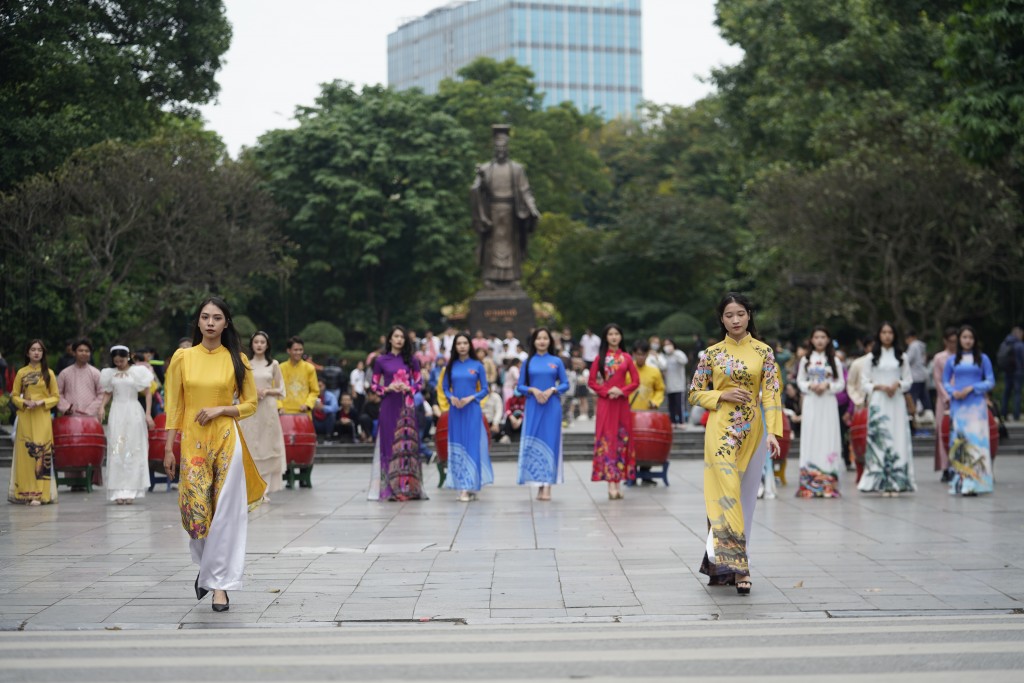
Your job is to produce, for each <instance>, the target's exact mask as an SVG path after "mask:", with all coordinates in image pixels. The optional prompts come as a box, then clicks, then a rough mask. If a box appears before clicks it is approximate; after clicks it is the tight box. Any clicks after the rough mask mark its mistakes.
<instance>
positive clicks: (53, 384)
mask: <svg viewBox="0 0 1024 683" xmlns="http://www.w3.org/2000/svg"><path fill="white" fill-rule="evenodd" d="M47 373H49V378H50V381H49V382H47V381H46V379H45V378H44V376H43V372H42V369H41V366H39V365H34V366H33V365H26V366H25V367H23V368H22V369H21V370H18V374H17V375H15V377H14V387H13V389H12V390H11V402H12V403H13V404H14V407H15V408H17V409H18V428H17V430H16V431H15V433H14V458H13V459H12V460H11V483H10V486H9V487H8V489H7V500H9V501H10V502H12V503H18V504H21V505H28V504H31V503H33V502H38V503H39V504H46V503H56V502H57V478H56V477H55V476H53V421H52V420H51V419H50V411H51V410H53V409H54V408H56V407H57V403H58V402H59V401H60V395H59V394H58V391H57V376H56V375H54V374H53V370H47ZM26 400H28V401H42V402H43V404H42V405H39V406H36V407H35V408H26V407H25V401H26Z"/></svg>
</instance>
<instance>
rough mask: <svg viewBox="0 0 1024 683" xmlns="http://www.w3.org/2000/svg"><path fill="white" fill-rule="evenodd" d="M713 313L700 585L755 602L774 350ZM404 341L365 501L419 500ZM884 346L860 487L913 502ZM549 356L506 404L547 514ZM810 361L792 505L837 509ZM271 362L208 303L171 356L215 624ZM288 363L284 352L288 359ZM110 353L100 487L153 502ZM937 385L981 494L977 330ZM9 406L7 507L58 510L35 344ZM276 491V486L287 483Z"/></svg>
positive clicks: (829, 383) (876, 356)
mask: <svg viewBox="0 0 1024 683" xmlns="http://www.w3.org/2000/svg"><path fill="white" fill-rule="evenodd" d="M717 310H718V318H719V323H720V326H721V330H722V332H723V335H724V336H723V339H722V341H720V342H718V343H717V344H714V345H712V346H710V347H709V348H707V349H706V350H705V351H704V352H703V354H702V355H701V360H700V363H699V365H698V367H697V369H696V372H695V373H694V377H693V381H692V384H691V387H690V392H689V401H690V403H691V404H693V405H699V406H701V407H702V408H703V409H704V410H707V411H708V413H709V419H708V423H707V430H706V433H705V449H704V450H705V452H704V463H705V464H704V496H705V504H706V510H707V521H708V535H707V542H706V547H705V555H704V559H703V562H702V565H701V571H702V572H703V573H705V574H707V575H708V576H709V577H710V583H711V584H712V585H734V586H735V587H736V589H737V591H738V592H739V593H740V594H748V593H749V592H750V590H751V581H750V568H749V561H748V556H747V544H748V542H749V538H750V530H751V522H752V519H753V512H754V506H755V503H756V500H757V490H758V485H759V483H760V479H761V476H762V471H763V469H764V466H765V462H766V459H767V458H768V457H769V456H771V457H773V458H775V457H778V455H779V453H780V447H779V442H778V437H780V436H781V435H782V433H783V417H782V401H781V392H780V372H779V368H778V366H777V364H776V361H775V357H774V354H773V352H772V349H771V347H770V346H768V345H767V344H765V343H763V342H761V341H760V340H759V339H758V338H757V330H756V326H755V323H754V312H753V307H752V305H751V303H750V301H749V300H748V299H747V298H746V297H745V296H743V295H741V294H736V293H730V294H728V295H726V297H725V298H724V299H723V300H722V301H721V302H720V304H719V306H718V309H717ZM406 339H407V335H406V332H405V330H404V328H402V327H400V326H396V327H394V328H392V329H391V331H390V332H389V334H388V336H387V338H386V346H385V349H384V353H383V354H381V355H378V356H377V357H376V359H375V360H374V362H373V370H372V380H371V388H372V390H373V391H374V392H375V393H377V394H379V395H380V396H381V397H382V401H381V406H380V417H379V423H378V428H377V438H376V441H375V447H374V459H373V463H374V464H373V470H372V476H371V485H370V494H369V497H370V499H374V500H394V501H406V500H415V499H425V498H426V495H425V492H424V488H423V477H422V465H421V460H420V457H419V447H418V446H419V444H418V439H419V435H418V430H417V426H416V416H415V412H414V405H415V401H414V396H415V394H416V393H417V392H418V391H419V389H420V388H421V385H422V381H423V380H422V377H421V374H420V366H419V362H418V361H417V359H416V358H415V357H414V356H413V354H412V350H411V348H410V346H411V345H407V344H406ZM895 339H896V335H895V331H894V329H893V327H892V326H891V325H889V324H883V325H882V326H881V329H880V330H879V332H878V334H877V336H876V341H877V343H876V345H875V348H874V350H873V351H872V354H871V355H870V357H869V356H865V358H863V359H859V360H858V361H857V362H855V363H854V366H853V368H852V369H851V374H853V373H854V372H857V373H858V374H859V375H861V378H860V380H859V382H860V384H859V385H860V386H862V387H863V389H864V391H865V393H866V394H867V397H868V398H867V402H868V409H869V429H868V448H867V455H866V470H865V472H864V475H863V477H862V478H861V481H860V484H859V488H860V490H861V491H879V492H882V493H883V495H885V494H894V493H898V492H901V491H908V490H913V489H914V481H913V469H912V460H911V450H910V431H909V423H908V421H907V413H906V404H905V402H904V400H903V396H902V394H903V391H905V390H906V389H908V388H909V370H908V367H907V362H906V358H905V357H903V355H902V352H901V350H900V348H899V347H898V346H897V344H896V341H895ZM622 340H623V335H622V329H621V328H620V327H619V326H617V325H615V324H610V325H607V326H606V327H605V328H604V330H603V332H602V335H601V348H600V351H599V354H598V356H597V358H596V359H595V360H594V362H593V366H592V368H591V372H590V378H589V386H590V388H591V389H592V390H593V391H594V392H595V393H596V394H597V397H598V405H597V420H596V433H595V443H594V458H593V471H592V476H591V479H592V480H593V481H606V482H607V483H608V497H609V498H610V499H612V500H618V499H621V498H623V493H622V489H621V485H622V483H623V482H631V481H633V480H635V479H636V458H635V454H634V444H633V440H632V436H631V416H630V407H629V396H630V394H631V393H632V392H633V391H635V390H636V389H637V387H638V384H639V382H638V378H639V373H638V369H637V366H636V364H635V363H634V362H633V359H632V357H631V356H630V354H628V353H626V352H625V351H624V350H623V349H622ZM551 343H552V337H551V334H550V332H549V331H548V330H547V329H545V328H540V329H537V330H535V331H534V332H533V334H532V335H531V338H530V343H529V357H528V359H527V362H526V363H525V364H524V367H523V370H522V372H521V374H520V377H519V381H518V384H517V387H516V392H517V393H519V394H520V395H524V396H526V409H525V424H524V425H523V432H522V439H521V442H520V453H519V466H518V475H517V481H518V483H519V484H523V485H536V486H538V487H539V490H538V496H537V497H538V499H539V500H550V498H551V487H552V485H554V484H558V483H561V482H562V480H563V475H562V469H563V463H562V430H561V407H560V404H559V402H558V400H557V399H556V396H557V395H558V394H560V393H563V392H565V391H566V390H567V388H568V380H567V376H566V371H565V367H564V365H563V363H562V361H561V359H560V358H559V357H557V356H555V355H553V354H551V353H549V351H550V349H551ZM811 345H812V352H811V353H810V355H809V356H808V357H806V358H805V359H803V361H802V362H801V364H800V367H799V372H798V380H797V381H798V384H799V386H800V388H801V390H802V391H803V392H804V393H805V394H806V403H805V406H804V413H805V415H806V416H807V417H808V418H812V419H808V420H807V421H806V423H805V425H806V426H810V425H812V424H814V425H817V427H814V428H812V429H810V430H806V431H805V436H804V437H802V438H801V490H802V491H803V490H807V491H810V492H811V493H812V494H813V495H825V494H826V493H827V492H828V491H833V492H835V493H838V462H839V461H840V457H839V455H838V453H839V449H840V445H839V444H838V443H837V441H838V438H839V427H838V425H837V424H834V423H833V422H832V418H835V420H838V412H837V410H836V406H835V394H836V393H838V392H839V391H841V390H842V388H843V384H844V379H843V375H842V370H841V368H840V365H839V364H838V363H837V362H836V360H835V358H834V357H833V355H832V353H831V348H832V346H831V338H830V337H829V335H828V333H827V331H825V330H824V328H817V329H816V330H815V331H814V333H813V334H812V337H811ZM268 346H269V340H268V338H267V337H266V335H265V334H264V333H257V334H256V335H254V336H253V338H252V340H251V344H250V351H251V352H252V354H253V360H252V361H250V360H249V359H248V358H247V357H246V356H245V355H244V354H243V353H242V352H241V343H240V340H239V337H238V333H237V331H236V330H235V328H234V324H233V323H232V319H231V312H230V310H229V308H228V306H227V304H226V303H225V302H224V301H223V300H221V299H219V298H217V297H210V298H208V299H206V300H204V301H203V302H202V303H201V304H200V306H199V307H198V309H197V311H196V314H195V318H194V323H193V339H192V346H191V347H190V348H182V349H179V350H178V351H177V352H175V354H174V356H173V357H172V359H171V361H170V365H169V367H168V369H167V373H166V384H165V386H166V414H167V418H166V419H167V422H166V428H167V432H168V434H167V441H166V450H165V454H164V462H163V465H164V469H165V471H166V472H167V474H168V475H169V476H170V477H171V478H173V477H174V476H175V470H176V467H177V460H176V458H175V457H174V454H173V444H174V441H175V436H176V434H177V433H178V432H179V431H180V432H181V434H182V439H181V472H180V484H179V498H178V500H179V508H180V512H181V520H182V526H183V528H184V529H185V531H186V532H187V533H188V535H189V537H190V550H191V554H192V558H193V561H194V562H195V563H196V564H198V565H199V573H198V575H197V577H196V580H195V586H194V588H195V592H196V597H197V599H201V598H202V597H203V596H205V595H206V594H207V593H208V592H210V591H213V592H214V597H213V599H212V603H213V609H214V610H215V611H226V610H227V609H228V605H229V599H228V595H227V591H229V590H236V589H238V588H240V587H241V585H242V575H243V568H244V560H245V542H246V529H247V513H248V511H249V510H250V509H251V508H252V507H254V506H256V505H258V504H259V503H260V502H261V501H262V500H265V494H266V491H267V482H266V481H265V480H264V478H263V476H261V474H260V468H259V467H258V466H257V464H256V462H255V461H254V460H253V457H252V455H251V454H250V451H249V448H248V446H247V443H246V438H250V439H253V440H254V441H255V440H258V441H260V442H265V441H276V440H277V438H278V437H279V431H280V425H279V424H278V421H277V420H276V419H274V418H275V417H276V409H279V408H280V405H279V403H280V401H281V400H283V394H284V384H285V383H286V382H287V381H288V378H287V377H285V375H286V374H287V373H284V372H282V368H281V367H279V366H278V364H277V363H276V361H272V360H270V359H269V358H268ZM292 348H293V345H292V344H291V343H290V344H289V350H290V351H291V350H292ZM471 348H472V347H471V341H470V339H469V337H468V336H467V335H465V334H459V335H457V336H456V337H455V339H454V343H453V345H452V352H451V358H450V360H449V363H448V365H447V372H446V376H445V377H443V378H442V382H443V391H444V395H445V397H446V398H447V400H448V402H449V404H450V412H449V427H448V434H449V436H448V440H449V477H448V480H447V482H446V486H448V487H449V488H452V489H458V490H459V491H460V496H459V500H462V501H470V500H473V499H474V497H475V494H476V493H477V492H478V491H479V490H480V489H481V488H482V487H483V486H485V485H487V484H489V483H492V482H493V480H494V473H493V469H492V467H491V464H490V458H489V454H488V437H487V432H486V429H485V425H484V422H483V419H482V416H481V410H480V402H481V400H483V398H484V397H485V396H486V395H487V382H486V378H485V373H484V367H483V365H482V364H481V363H480V362H479V361H477V360H476V359H474V358H473V357H472V356H471ZM89 352H90V353H91V348H90V349H89ZM111 353H112V356H113V358H114V363H115V367H114V368H108V369H107V370H104V372H103V373H101V377H100V382H101V385H102V387H103V390H104V392H105V393H106V394H107V395H108V396H109V397H110V398H112V399H113V404H112V406H111V420H114V422H115V424H116V425H119V426H118V427H117V428H116V430H115V429H110V430H108V436H109V438H110V441H111V442H112V443H111V448H112V450H110V451H108V476H109V477H111V480H113V481H114V482H115V483H114V484H113V485H112V486H111V485H110V483H109V482H108V488H111V489H112V491H113V493H112V494H111V495H113V496H117V497H118V498H117V499H118V500H119V501H121V502H125V501H130V500H131V499H133V498H134V496H135V495H140V494H141V491H144V490H145V489H146V487H147V486H148V480H147V481H146V482H143V481H142V478H141V476H140V475H139V471H138V470H135V469H131V468H130V467H128V466H127V465H126V464H125V463H126V461H127V458H126V457H125V456H124V453H134V452H136V451H141V448H142V446H141V444H142V443H143V441H144V440H145V438H146V434H145V429H146V427H147V420H148V417H147V416H146V414H145V413H144V412H143V410H142V407H141V406H140V405H139V403H138V400H137V395H138V392H139V391H141V390H145V388H146V387H148V386H149V382H150V381H151V377H150V376H149V375H148V372H147V371H145V370H144V369H142V368H140V369H138V370H137V369H136V367H137V366H129V365H128V362H127V361H128V349H127V348H126V347H121V346H116V347H113V348H112V349H111ZM299 353H300V355H301V349H300V351H299ZM865 359H869V360H865ZM858 363H859V364H860V365H858ZM293 379H294V380H295V381H301V378H298V377H296V378H293ZM943 380H944V381H943V389H944V391H945V393H946V394H948V396H949V398H950V410H951V413H952V416H953V420H952V421H953V427H952V428H951V430H950V433H951V438H950V447H949V458H950V462H951V464H952V467H953V469H954V474H953V481H952V484H951V486H952V487H953V490H954V491H955V492H963V493H984V492H988V491H991V490H992V475H991V458H990V455H989V451H988V429H987V413H986V412H985V403H984V401H985V396H984V395H985V392H986V391H988V390H990V389H991V388H992V386H993V384H994V382H993V374H992V367H991V363H990V361H989V360H988V358H987V356H985V355H984V354H981V353H979V351H978V349H977V347H976V345H975V334H974V331H973V329H971V328H970V327H966V326H965V327H963V328H961V329H960V331H959V332H958V334H957V347H956V352H955V354H953V353H952V352H950V354H949V355H948V360H946V361H945V365H944V369H943ZM851 381H853V380H852V379H851ZM13 398H14V403H15V405H16V407H17V408H18V410H19V421H18V427H17V433H16V448H15V457H14V464H13V466H12V472H11V489H10V496H9V497H10V500H11V501H12V502H21V503H29V504H35V505H38V504H42V503H49V502H53V501H55V500H56V480H55V478H54V477H53V458H52V456H53V436H52V428H51V422H50V410H52V409H53V408H54V407H56V406H57V404H58V401H59V397H58V392H57V390H56V378H55V377H54V375H53V373H52V372H51V371H50V370H49V369H48V368H47V366H46V354H45V347H44V346H43V344H42V342H41V341H39V340H34V341H33V342H32V343H30V344H29V347H28V350H27V353H26V366H25V367H24V368H22V369H21V370H20V371H19V372H18V374H17V377H16V379H15V386H14V391H13ZM314 400H315V399H314ZM304 408H306V409H308V408H309V406H304ZM301 409H302V408H300V410H301ZM260 411H263V412H265V413H266V414H265V415H264V416H263V418H262V419H259V418H257V419H255V420H253V419H251V418H252V416H254V415H257V416H258V415H259V413H260ZM246 418H250V419H249V420H247V421H246V424H247V427H246V428H245V429H242V428H240V421H241V420H245V419H246ZM272 424H278V426H277V430H278V432H276V433H272V434H270V436H271V437H273V438H264V436H265V435H264V433H263V432H264V430H268V429H273V427H272ZM249 425H251V426H249ZM150 426H151V425H150ZM269 457H270V458H273V459H274V460H275V462H276V461H277V460H278V459H279V456H278V455H277V454H276V453H272V454H271V455H270V456H269ZM119 468H120V469H119ZM271 469H273V465H271ZM833 470H834V471H833ZM832 477H834V481H833V480H830V478H832ZM136 478H137V479H136ZM272 479H275V480H276V482H277V484H278V485H280V472H277V476H276V477H272ZM122 482H123V483H122Z"/></svg>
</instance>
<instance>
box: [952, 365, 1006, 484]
mask: <svg viewBox="0 0 1024 683" xmlns="http://www.w3.org/2000/svg"><path fill="white" fill-rule="evenodd" d="M942 385H943V387H944V388H945V390H946V393H947V394H949V397H950V399H951V401H950V410H949V463H950V465H951V466H952V467H953V479H952V480H951V481H950V482H949V492H950V493H951V494H953V495H956V494H958V493H962V494H963V495H965V496H971V495H977V494H979V493H992V490H993V481H992V444H991V443H989V430H988V404H987V403H986V401H985V394H986V393H988V392H990V391H992V389H993V388H995V385H996V378H995V373H994V372H993V371H992V361H991V360H989V357H988V356H986V355H985V354H981V366H980V367H979V366H978V364H977V363H975V362H974V357H973V356H972V355H970V354H963V357H962V358H960V362H959V363H957V362H956V355H955V354H954V355H952V356H951V357H950V358H949V359H948V360H947V361H946V367H945V369H944V370H943V373H942ZM967 387H973V391H971V393H969V394H967V395H966V396H964V397H963V398H955V397H954V396H953V392H954V391H962V390H963V389H966V388H967Z"/></svg>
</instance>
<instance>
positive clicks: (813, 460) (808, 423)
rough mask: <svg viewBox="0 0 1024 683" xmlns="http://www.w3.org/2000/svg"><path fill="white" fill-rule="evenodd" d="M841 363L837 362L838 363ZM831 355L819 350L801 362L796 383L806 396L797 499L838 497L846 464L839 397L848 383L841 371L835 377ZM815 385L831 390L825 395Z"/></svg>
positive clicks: (802, 412) (802, 420)
mask: <svg viewBox="0 0 1024 683" xmlns="http://www.w3.org/2000/svg"><path fill="white" fill-rule="evenodd" d="M837 362H838V361H837ZM835 370H836V369H835V367H834V366H833V364H832V363H830V362H829V359H828V356H827V355H825V354H824V353H821V352H818V351H812V352H811V354H810V355H809V356H807V357H805V358H803V359H801V361H800V369H799V371H798V372H797V377H796V383H797V386H798V387H800V392H801V393H803V395H804V399H803V408H802V410H801V413H800V414H801V416H802V417H801V418H800V424H801V425H802V426H801V428H800V487H799V489H797V492H796V495H797V497H798V498H838V497H839V470H840V467H841V466H842V464H843V458H842V447H843V435H842V431H841V430H840V427H839V403H838V401H837V399H836V394H838V393H839V392H840V391H842V390H843V387H845V386H846V381H845V380H844V379H843V375H842V371H841V370H840V372H839V376H838V377H837V376H836V372H835ZM814 384H824V385H826V386H827V387H828V388H827V389H826V390H825V392H824V393H822V394H817V393H815V392H814V391H812V390H811V386H812V385H814Z"/></svg>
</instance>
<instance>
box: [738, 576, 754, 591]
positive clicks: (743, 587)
mask: <svg viewBox="0 0 1024 683" xmlns="http://www.w3.org/2000/svg"><path fill="white" fill-rule="evenodd" d="M752 585H753V584H751V583H750V578H749V577H747V578H745V579H736V592H737V593H739V594H740V595H750V588H751V586H752Z"/></svg>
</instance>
